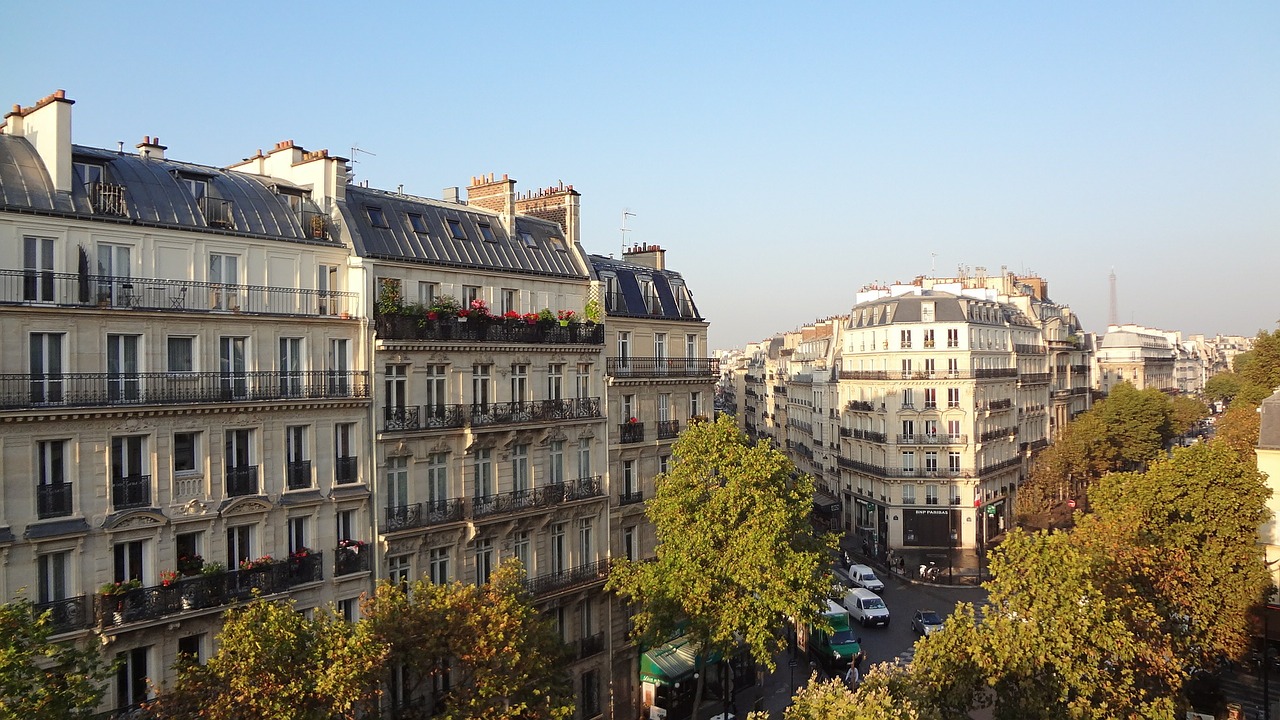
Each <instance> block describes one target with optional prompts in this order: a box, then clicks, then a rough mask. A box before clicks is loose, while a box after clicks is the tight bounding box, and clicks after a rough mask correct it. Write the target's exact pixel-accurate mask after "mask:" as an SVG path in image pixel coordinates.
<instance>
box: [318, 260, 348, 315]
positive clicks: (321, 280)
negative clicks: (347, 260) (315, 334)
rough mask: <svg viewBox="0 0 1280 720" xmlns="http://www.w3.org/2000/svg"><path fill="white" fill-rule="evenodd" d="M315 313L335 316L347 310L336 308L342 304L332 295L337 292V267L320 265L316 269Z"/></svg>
mask: <svg viewBox="0 0 1280 720" xmlns="http://www.w3.org/2000/svg"><path fill="white" fill-rule="evenodd" d="M316 290H317V292H316V298H317V300H318V303H317V308H316V309H317V311H318V312H319V314H321V315H336V314H338V313H339V312H342V311H343V310H346V309H347V308H346V307H345V306H344V307H338V303H340V302H342V301H341V300H339V299H338V298H337V297H334V296H333V295H332V293H335V292H337V291H338V266H337V265H325V264H323V263H322V264H320V265H319V266H317V267H316Z"/></svg>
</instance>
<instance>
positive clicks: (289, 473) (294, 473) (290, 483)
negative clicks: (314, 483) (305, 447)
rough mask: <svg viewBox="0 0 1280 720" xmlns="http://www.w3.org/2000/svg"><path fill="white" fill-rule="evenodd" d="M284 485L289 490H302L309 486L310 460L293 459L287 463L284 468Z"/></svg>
mask: <svg viewBox="0 0 1280 720" xmlns="http://www.w3.org/2000/svg"><path fill="white" fill-rule="evenodd" d="M284 475H285V487H287V488H289V489H290V490H302V489H304V488H309V487H311V461H310V460H295V461H293V462H291V463H288V464H287V465H286V466H285V470H284Z"/></svg>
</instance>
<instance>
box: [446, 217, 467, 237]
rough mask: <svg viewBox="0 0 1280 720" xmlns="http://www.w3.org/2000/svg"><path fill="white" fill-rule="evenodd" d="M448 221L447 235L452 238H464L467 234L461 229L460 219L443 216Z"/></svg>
mask: <svg viewBox="0 0 1280 720" xmlns="http://www.w3.org/2000/svg"><path fill="white" fill-rule="evenodd" d="M445 222H447V223H449V236H450V237H452V238H453V239H454V240H466V239H467V234H466V233H465V232H463V231H462V221H461V220H459V219H457V218H445Z"/></svg>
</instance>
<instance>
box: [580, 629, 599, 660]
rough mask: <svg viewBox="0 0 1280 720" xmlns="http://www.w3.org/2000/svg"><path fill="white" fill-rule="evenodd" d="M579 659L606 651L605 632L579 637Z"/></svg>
mask: <svg viewBox="0 0 1280 720" xmlns="http://www.w3.org/2000/svg"><path fill="white" fill-rule="evenodd" d="M577 650H578V653H577V655H578V659H579V660H582V659H585V658H589V657H591V656H592V655H597V654H599V653H601V652H604V633H596V634H595V635H590V636H587V637H584V638H578V648H577Z"/></svg>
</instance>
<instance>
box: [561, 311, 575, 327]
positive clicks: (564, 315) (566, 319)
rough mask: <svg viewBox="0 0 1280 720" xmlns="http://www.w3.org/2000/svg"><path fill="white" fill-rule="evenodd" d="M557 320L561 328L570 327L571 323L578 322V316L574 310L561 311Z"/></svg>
mask: <svg viewBox="0 0 1280 720" xmlns="http://www.w3.org/2000/svg"><path fill="white" fill-rule="evenodd" d="M556 319H557V320H559V321H560V327H569V324H570V323H575V324H576V323H577V322H578V315H577V313H575V312H574V311H572V310H561V311H559V312H557V313H556Z"/></svg>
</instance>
